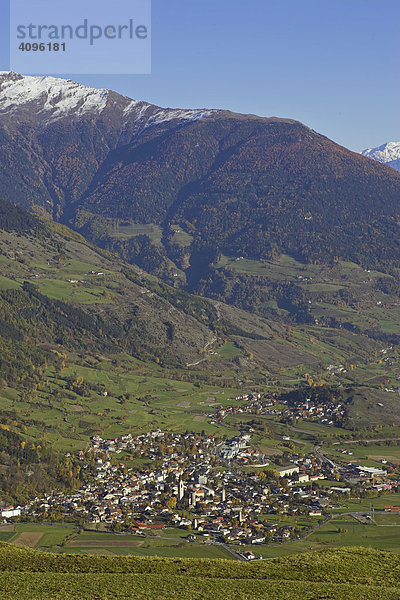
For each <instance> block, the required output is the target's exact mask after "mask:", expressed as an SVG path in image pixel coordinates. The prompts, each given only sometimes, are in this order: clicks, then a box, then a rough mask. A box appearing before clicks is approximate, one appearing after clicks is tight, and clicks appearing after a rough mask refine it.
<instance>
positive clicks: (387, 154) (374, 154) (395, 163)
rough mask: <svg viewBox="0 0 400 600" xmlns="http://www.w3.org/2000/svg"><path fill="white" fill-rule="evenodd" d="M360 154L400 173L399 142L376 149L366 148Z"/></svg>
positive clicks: (389, 143) (388, 143)
mask: <svg viewBox="0 0 400 600" xmlns="http://www.w3.org/2000/svg"><path fill="white" fill-rule="evenodd" d="M361 154H362V155H363V156H368V158H373V159H374V160H377V161H378V162H380V163H383V164H385V165H387V166H388V167H392V169H396V171H400V142H387V143H386V144H382V146H378V147H377V148H367V149H366V150H363V151H362V152H361Z"/></svg>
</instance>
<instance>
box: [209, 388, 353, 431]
mask: <svg viewBox="0 0 400 600" xmlns="http://www.w3.org/2000/svg"><path fill="white" fill-rule="evenodd" d="M235 400H236V401H240V402H241V403H242V404H238V405H235V406H229V407H220V408H219V409H218V410H217V411H216V412H215V413H212V414H209V415H208V418H209V419H210V423H211V424H218V423H222V422H223V421H224V420H225V419H226V417H227V416H228V415H232V414H241V413H247V414H254V415H274V416H280V417H285V418H288V419H302V420H305V421H307V420H308V421H315V422H317V423H321V424H323V425H339V424H340V423H341V422H342V420H343V417H344V415H345V408H344V406H343V405H342V404H336V403H335V402H328V403H324V404H318V403H316V402H314V401H313V400H312V398H307V399H306V400H305V401H304V402H301V401H299V402H298V403H295V402H291V404H290V406H287V407H286V406H282V404H283V405H285V404H286V402H284V401H279V404H278V401H277V399H276V398H275V397H274V396H271V395H262V394H260V393H258V394H257V393H254V394H244V395H242V396H237V397H236V398H235ZM243 402H245V404H243Z"/></svg>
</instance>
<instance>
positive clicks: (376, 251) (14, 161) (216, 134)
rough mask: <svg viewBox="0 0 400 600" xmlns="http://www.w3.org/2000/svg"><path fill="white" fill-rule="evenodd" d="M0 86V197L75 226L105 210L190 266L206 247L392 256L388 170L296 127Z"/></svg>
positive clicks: (393, 204) (21, 81)
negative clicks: (177, 229) (158, 233)
mask: <svg viewBox="0 0 400 600" xmlns="http://www.w3.org/2000/svg"><path fill="white" fill-rule="evenodd" d="M0 86H1V87H0V127H1V130H0V133H1V154H0V165H1V171H0V197H1V196H2V197H3V198H6V199H9V200H11V201H14V202H18V203H21V204H23V205H24V206H26V207H29V208H31V209H35V210H39V211H42V212H47V213H48V214H50V215H53V216H54V217H55V218H56V219H58V220H62V221H64V222H70V223H72V224H73V225H74V226H75V227H76V228H82V227H84V226H85V222H87V220H88V219H90V218H92V216H93V215H95V216H96V217H97V219H98V220H99V221H100V222H101V223H102V225H103V229H104V228H105V229H107V227H108V225H109V223H108V222H107V221H106V217H108V218H109V219H110V220H111V221H112V222H113V223H114V225H115V224H117V226H118V224H119V223H121V222H124V221H126V222H127V223H128V224H130V223H154V224H157V225H158V226H160V227H161V230H162V234H163V241H164V245H165V248H166V251H167V254H168V256H169V257H170V258H172V259H173V260H174V259H177V260H178V261H181V263H182V264H184V263H185V261H186V265H188V264H190V263H192V264H196V269H197V271H198V270H199V260H198V254H199V252H200V256H202V253H204V251H205V250H206V249H207V248H210V247H211V248H218V249H220V250H221V251H223V252H224V253H226V254H243V255H244V256H248V257H253V258H263V257H264V258H266V257H271V256H273V255H274V254H279V253H281V252H286V253H289V254H292V255H296V256H298V257H299V258H300V259H301V260H305V261H321V260H322V261H327V260H330V259H331V258H332V256H338V257H339V258H344V259H347V260H349V259H350V260H354V261H356V262H361V263H364V264H377V263H378V262H380V263H385V262H386V263H387V262H393V261H394V262H395V263H396V264H397V263H399V264H400V247H399V245H398V225H397V218H398V215H399V210H400V209H399V198H400V175H399V174H397V173H396V172H394V171H393V170H392V169H389V168H388V167H386V166H384V165H380V164H378V163H375V162H371V161H369V160H367V159H366V158H365V157H363V156H360V155H357V154H355V153H353V152H350V151H349V150H346V149H345V148H343V147H341V146H338V145H337V144H335V143H334V142H331V141H330V140H328V139H327V138H325V137H323V136H321V135H319V134H317V133H316V132H314V131H313V130H311V129H309V128H308V127H306V126H304V125H302V124H301V123H299V122H296V121H293V120H289V119H277V118H269V119H268V118H261V117H255V116H253V115H238V114H233V113H229V112H227V111H183V110H171V109H160V108H158V107H155V106H152V105H149V104H146V103H143V102H136V101H132V100H130V99H128V98H125V97H122V96H119V95H118V94H115V93H114V92H109V91H106V90H91V89H90V88H85V87H84V86H80V85H78V84H74V83H73V82H70V81H65V80H57V79H53V78H27V77H21V76H19V75H15V74H5V75H2V76H0ZM11 173H12V175H11ZM82 211H84V219H83V220H82ZM85 215H86V217H85ZM85 219H86V220H85ZM176 223H178V224H179V225H180V226H181V227H182V229H183V230H184V232H185V233H186V234H187V235H188V236H191V237H192V241H191V243H190V246H189V247H188V248H187V249H186V250H182V248H179V247H177V245H176V244H174V240H173V239H171V235H170V232H171V226H173V225H174V224H176ZM82 231H85V229H82ZM85 233H87V234H88V233H89V232H88V231H85ZM91 234H92V235H94V234H93V231H92V232H91ZM103 237H104V236H103ZM94 238H95V236H94ZM366 240H368V241H366ZM388 240H389V241H390V244H388ZM185 252H186V254H187V257H186V259H184V257H183V256H182V255H183V254H185ZM211 258H212V257H211ZM206 262H207V261H206ZM209 262H210V261H208V263H209Z"/></svg>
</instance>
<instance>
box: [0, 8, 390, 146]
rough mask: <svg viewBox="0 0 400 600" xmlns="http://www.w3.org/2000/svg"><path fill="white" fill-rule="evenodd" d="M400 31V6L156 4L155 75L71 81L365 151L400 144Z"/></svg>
mask: <svg viewBox="0 0 400 600" xmlns="http://www.w3.org/2000/svg"><path fill="white" fill-rule="evenodd" d="M32 1H34V0H32ZM54 1H55V2H56V1H57V0H54ZM110 1H112V0H110ZM0 9H1V10H0V40H1V42H0V70H7V69H8V68H9V64H8V50H7V47H8V41H7V29H8V17H7V0H0ZM399 31H400V0H240V1H238V0H153V2H152V40H153V50H152V54H153V61H152V74H151V75H131V76H128V75H125V76H117V75H104V76H103V75H96V76H93V75H92V76H90V75H87V76H86V75H85V76H84V75H77V76H74V74H73V73H71V74H70V75H69V77H71V78H72V79H75V80H76V81H79V82H82V83H85V84H87V85H92V86H96V87H106V88H111V89H114V90H116V91H118V92H120V93H122V94H126V95H128V96H131V97H133V98H135V99H143V100H147V101H149V102H153V103H155V104H159V105H162V106H179V107H212V108H228V109H230V110H233V111H237V112H245V113H256V114H259V115H265V116H271V115H276V116H281V117H291V118H295V119H298V120H300V121H302V122H303V123H306V124H307V125H309V126H310V127H312V128H313V129H315V130H317V131H319V132H321V133H323V134H325V135H327V136H328V137H330V138H331V139H333V140H335V141H337V142H339V143H341V144H343V145H345V146H347V147H349V148H351V149H353V150H356V151H359V150H362V149H363V148H366V147H371V146H377V145H380V144H382V143H384V142H386V141H390V140H396V141H398V140H400V110H399V106H400V41H399V40H400V36H399ZM66 77H67V76H66Z"/></svg>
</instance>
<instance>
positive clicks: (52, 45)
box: [18, 42, 66, 52]
mask: <svg viewBox="0 0 400 600" xmlns="http://www.w3.org/2000/svg"><path fill="white" fill-rule="evenodd" d="M18 50H21V51H22V52H46V51H47V52H65V50H66V44H65V42H63V43H62V44H59V43H58V42H48V43H46V44H45V43H41V44H38V43H37V42H34V43H32V44H31V43H30V42H22V43H21V44H20V45H19V46H18Z"/></svg>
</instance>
